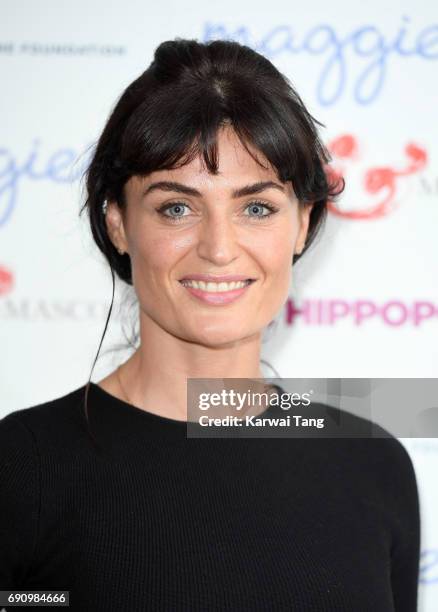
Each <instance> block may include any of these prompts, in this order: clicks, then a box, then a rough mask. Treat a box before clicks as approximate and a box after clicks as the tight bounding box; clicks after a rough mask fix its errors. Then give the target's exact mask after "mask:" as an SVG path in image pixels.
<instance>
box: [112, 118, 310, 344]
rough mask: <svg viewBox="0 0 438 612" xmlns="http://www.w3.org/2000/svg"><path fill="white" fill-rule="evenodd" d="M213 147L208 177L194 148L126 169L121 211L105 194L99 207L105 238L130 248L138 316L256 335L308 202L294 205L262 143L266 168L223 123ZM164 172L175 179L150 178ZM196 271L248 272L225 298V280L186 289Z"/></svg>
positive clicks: (193, 331) (274, 306)
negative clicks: (188, 157) (141, 173)
mask: <svg viewBox="0 0 438 612" xmlns="http://www.w3.org/2000/svg"><path fill="white" fill-rule="evenodd" d="M254 152H255V151H254ZM218 153H219V173H218V174H217V175H216V176H213V175H211V174H209V173H208V171H207V170H206V169H205V168H204V167H203V165H202V161H201V159H200V158H199V157H197V158H195V159H194V160H193V161H192V162H190V163H189V164H187V165H185V166H183V167H181V168H178V169H174V170H161V171H157V172H153V173H151V174H149V175H147V176H146V177H138V176H135V177H132V178H131V179H130V180H129V181H128V182H127V184H126V185H125V190H126V192H125V193H126V200H127V206H126V209H125V210H124V212H123V213H121V211H120V210H119V208H118V207H117V206H116V205H115V204H114V203H112V202H110V203H109V205H108V212H107V215H106V219H107V224H108V231H109V234H110V236H111V239H112V241H113V243H114V244H115V245H116V246H117V247H119V248H122V249H123V250H125V251H127V252H128V253H129V255H130V258H131V265H132V275H133V285H134V288H135V291H136V294H137V296H138V300H139V303H140V316H141V318H144V317H147V318H148V319H150V320H151V321H149V322H154V323H155V324H156V325H158V326H159V327H160V328H162V329H163V330H165V331H166V332H168V333H170V334H172V335H174V336H176V337H178V338H181V339H183V340H186V341H190V342H195V343H199V344H203V345H207V346H210V347H212V346H223V345H226V344H229V343H235V342H239V341H242V340H244V339H248V338H251V337H253V336H255V335H260V334H261V333H262V331H263V328H265V327H266V326H267V325H268V324H269V322H270V321H271V320H272V319H273V318H274V317H275V316H276V314H278V312H279V310H280V309H281V307H282V306H283V305H284V303H285V301H286V299H287V296H288V292H289V284H290V280H291V266H292V258H293V254H294V252H296V251H300V250H301V249H302V247H303V245H304V241H305V237H306V234H307V228H308V223H309V213H310V209H311V207H310V206H306V207H305V208H302V209H301V210H300V209H299V206H298V201H297V199H296V197H295V194H294V192H293V189H292V187H291V185H290V183H288V184H286V185H285V184H282V183H281V182H280V181H278V179H277V177H276V174H275V171H274V170H273V169H272V168H270V167H269V164H268V162H267V160H266V159H265V158H264V157H263V156H262V155H261V153H260V152H258V153H257V155H258V157H259V159H260V160H261V161H262V163H263V164H264V165H265V166H267V167H269V169H263V168H262V167H261V166H260V165H259V164H257V162H256V161H255V160H254V159H253V158H252V157H251V155H249V153H248V152H247V151H246V150H245V148H244V147H243V146H242V144H241V143H240V141H239V139H238V138H237V136H236V135H235V133H234V131H233V130H232V129H231V128H229V127H225V128H222V129H221V130H220V131H219V134H218ZM163 181H166V183H169V182H172V183H177V184H178V185H173V186H171V185H169V184H167V185H161V187H160V186H158V185H155V184H156V183H158V182H160V183H161V182H163ZM267 182H270V183H271V185H265V186H263V185H262V186H259V188H256V187H257V185H258V184H260V183H267ZM272 183H274V184H275V185H277V186H278V188H276V187H275V185H272ZM260 187H262V188H260ZM244 188H246V191H245V192H243V191H242V192H241V193H238V192H239V190H243V189H244ZM145 192H147V193H145ZM270 207H271V208H272V209H273V210H272V212H271V210H270ZM160 210H161V212H160ZM200 274H201V275H202V274H210V275H213V276H214V277H217V276H222V275H241V276H242V278H243V279H253V281H252V282H251V283H250V284H249V285H248V286H246V287H245V288H244V289H241V290H239V289H238V287H237V289H238V290H237V291H236V286H235V289H234V292H233V293H228V296H231V297H233V296H234V299H232V300H231V301H227V300H226V299H225V298H226V297H227V294H226V293H224V291H223V290H224V289H230V287H229V286H226V287H225V286H223V285H222V286H217V285H214V286H208V285H207V286H204V285H197V286H196V284H195V285H194V284H193V283H192V288H191V289H190V288H189V287H187V286H184V284H183V283H182V282H181V279H190V278H193V277H194V276H195V275H200ZM214 287H218V288H219V289H220V291H219V292H212V291H211V289H213V288H214ZM236 296H237V297H236Z"/></svg>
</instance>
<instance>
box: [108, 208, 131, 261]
mask: <svg viewBox="0 0 438 612" xmlns="http://www.w3.org/2000/svg"><path fill="white" fill-rule="evenodd" d="M104 215H105V223H106V228H107V232H108V236H109V238H110V240H111V242H112V243H113V245H114V247H115V248H116V249H117V251H118V253H119V254H120V255H123V254H124V253H125V252H126V237H125V230H124V225H123V216H122V212H121V210H120V208H119V206H118V205H117V203H116V202H108V201H107V200H105V201H104Z"/></svg>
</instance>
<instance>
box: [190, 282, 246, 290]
mask: <svg viewBox="0 0 438 612" xmlns="http://www.w3.org/2000/svg"><path fill="white" fill-rule="evenodd" d="M181 282H182V284H183V285H185V286H186V287H194V288H195V289H201V290H202V291H211V292H212V293H219V292H220V291H232V290H233V289H241V288H242V287H245V286H246V285H247V284H248V281H232V282H230V283H225V282H221V283H213V282H208V283H206V282H205V281H195V280H183V281H181Z"/></svg>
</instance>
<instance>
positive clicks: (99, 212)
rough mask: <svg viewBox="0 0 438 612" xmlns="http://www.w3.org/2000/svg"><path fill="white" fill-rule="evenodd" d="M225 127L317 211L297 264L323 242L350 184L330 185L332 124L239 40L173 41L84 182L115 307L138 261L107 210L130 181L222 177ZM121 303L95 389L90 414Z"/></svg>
mask: <svg viewBox="0 0 438 612" xmlns="http://www.w3.org/2000/svg"><path fill="white" fill-rule="evenodd" d="M225 123H228V124H230V125H231V126H232V128H233V129H234V131H235V133H236V134H237V136H238V137H239V138H240V140H241V142H242V145H243V146H245V148H246V149H247V150H248V153H250V154H251V155H252V153H251V151H250V150H249V149H248V147H247V143H249V144H250V145H252V146H253V147H255V149H256V150H259V151H261V152H262V153H263V155H264V156H265V157H266V159H267V160H268V161H269V162H270V164H272V167H273V168H274V169H275V171H276V172H277V176H278V179H279V180H280V181H281V182H286V181H291V182H292V185H293V189H294V192H295V194H296V196H297V198H298V200H299V203H300V205H301V206H305V205H306V204H307V203H310V202H312V203H313V204H314V205H313V208H312V211H311V215H310V223H309V230H308V234H307V239H306V243H305V246H304V249H303V251H302V253H301V254H300V255H294V257H293V260H292V262H291V264H292V265H293V264H295V263H296V262H297V261H298V259H299V258H300V257H301V256H302V254H303V253H304V252H305V251H306V250H307V249H308V248H309V246H310V245H311V243H312V242H313V241H314V238H315V236H316V235H317V233H318V231H319V229H320V227H321V226H322V224H323V222H324V221H325V218H326V215H327V202H328V200H329V199H332V200H333V199H335V198H336V197H337V196H338V195H339V194H340V193H341V191H342V190H343V188H344V184H343V180H341V181H340V182H339V181H338V182H336V184H330V182H329V180H328V174H326V169H325V166H326V165H327V164H328V163H329V161H330V155H329V153H328V151H327V149H326V147H325V146H324V144H323V143H322V141H321V139H320V137H319V135H318V131H317V127H316V126H317V125H319V126H322V127H324V125H323V124H322V123H320V122H319V121H317V120H316V119H315V118H313V117H312V115H310V113H309V112H308V111H307V109H306V107H305V106H304V104H303V102H302V100H301V98H300V97H299V95H298V94H297V92H296V91H295V89H294V88H293V87H292V85H291V83H290V81H289V80H288V79H287V77H286V76H284V75H283V74H282V73H281V72H279V71H278V70H277V68H276V67H275V66H274V65H273V64H272V63H271V62H270V61H269V60H268V59H266V58H265V57H263V56H262V55H260V54H259V53H257V52H256V51H254V50H253V49H251V48H250V47H248V46H246V45H242V44H240V43H238V42H235V41H230V40H214V41H210V42H206V43H201V42H198V41H197V40H187V39H181V38H176V39H175V40H168V41H165V42H163V43H161V44H160V45H159V46H158V47H157V49H156V50H155V53H154V58H153V61H152V62H151V64H150V66H149V67H148V68H147V69H146V70H145V71H144V72H143V73H142V74H141V75H140V76H139V77H138V78H136V79H135V80H134V81H133V82H132V83H131V84H130V85H129V86H128V87H127V88H126V89H125V91H124V92H123V93H122V95H121V96H120V98H119V99H118V101H117V102H116V104H115V106H114V108H113V110H112V112H111V113H110V116H109V118H108V120H107V122H106V125H105V127H104V129H103V132H102V134H101V135H100V137H99V139H98V141H97V143H96V145H95V148H94V151H93V154H92V157H91V161H90V163H89V165H88V166H87V168H86V170H85V173H84V176H85V179H86V201H85V203H84V204H83V206H82V208H81V210H80V214H82V212H83V211H85V210H86V211H87V212H88V216H89V221H90V226H91V231H92V234H93V238H94V240H95V242H96V244H97V246H98V248H99V249H100V251H101V252H102V253H103V255H104V257H105V259H106V260H107V261H108V263H109V266H110V269H111V274H112V279H113V296H112V297H113V299H114V274H117V276H118V277H119V278H120V279H121V280H123V281H125V282H126V283H128V284H130V285H132V271H131V262H130V258H129V255H128V254H126V253H125V254H124V255H120V254H119V253H118V251H117V250H116V248H115V247H114V245H113V243H112V242H111V240H110V238H109V236H108V233H107V228H106V223H105V217H104V214H103V209H102V204H103V201H104V200H105V199H109V200H114V201H116V202H117V203H118V205H119V206H120V207H121V208H123V207H124V206H126V198H125V193H124V185H125V183H126V182H127V181H128V179H129V178H131V177H132V176H134V175H141V176H144V175H147V174H149V173H151V172H153V171H156V170H164V169H171V168H175V167H178V166H182V165H184V164H186V163H189V162H190V161H191V160H193V158H194V157H195V156H198V155H200V156H202V158H203V160H204V162H205V164H206V167H207V169H208V171H209V172H211V173H213V174H215V173H217V170H218V152H217V142H216V135H217V132H218V129H219V128H220V127H221V126H223V125H224V124H225ZM252 156H253V157H254V155H252ZM254 159H255V160H256V161H257V163H260V161H259V160H258V159H256V158H255V157H254ZM113 299H112V301H111V306H110V309H109V312H108V316H107V320H106V324H105V329H104V332H103V335H102V338H101V341H100V344H99V348H98V351H97V354H96V357H95V360H94V363H93V367H92V369H91V372H90V379H89V381H88V383H87V387H86V398H85V413H86V415H87V397H88V389H89V384H90V380H91V375H92V371H93V369H94V365H95V363H96V360H97V357H98V355H99V351H100V347H101V345H102V341H103V337H104V335H105V332H106V329H107V326H108V321H109V317H110V314H111V309H112V305H113ZM87 418H88V415H87Z"/></svg>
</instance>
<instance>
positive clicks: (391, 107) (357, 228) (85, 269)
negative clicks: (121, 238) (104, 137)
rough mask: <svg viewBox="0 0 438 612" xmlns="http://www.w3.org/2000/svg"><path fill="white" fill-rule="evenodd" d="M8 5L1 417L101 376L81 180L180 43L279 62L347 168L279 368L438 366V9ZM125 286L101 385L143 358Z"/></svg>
mask: <svg viewBox="0 0 438 612" xmlns="http://www.w3.org/2000/svg"><path fill="white" fill-rule="evenodd" d="M0 13H1V18H0V74H1V83H2V88H1V90H2V95H1V96H0V108H1V130H0V340H1V349H0V350H1V353H0V355H1V357H0V359H1V369H0V371H1V404H0V417H1V416H3V415H5V414H7V413H9V412H11V411H12V410H15V409H19V408H24V407H27V406H31V405H34V404H36V403H39V402H43V401H46V400H48V399H52V398H55V397H57V396H60V395H62V394H64V393H66V392H68V391H70V390H72V389H74V388H76V387H78V386H80V385H82V384H83V383H84V382H85V381H86V380H87V379H88V376H89V373H90V370H91V366H92V363H93V360H94V357H95V354H96V351H97V348H98V345H99V341H100V337H101V334H102V332H103V327H104V323H105V319H106V315H107V312H108V308H109V305H110V301H111V293H112V284H111V275H110V272H109V269H108V267H107V266H106V264H105V263H104V262H103V260H102V258H101V256H100V254H99V253H98V251H97V249H96V248H95V246H94V245H93V243H92V241H91V238H90V232H89V228H88V226H87V222H86V218H85V217H82V218H79V208H80V205H81V204H82V203H83V200H84V185H83V182H81V180H80V179H81V175H82V173H83V171H84V169H85V168H86V165H87V161H88V159H89V156H90V150H91V147H92V145H93V144H94V142H95V141H96V139H97V138H98V136H99V134H100V131H101V130H102V128H103V125H104V123H105V120H106V118H107V116H108V114H109V112H110V110H111V108H112V106H113V104H114V103H115V101H116V99H117V98H118V96H119V95H120V94H121V93H122V91H123V90H124V88H125V87H126V86H127V85H128V84H129V83H130V82H131V81H132V80H133V79H134V78H135V77H137V76H138V75H139V74H140V73H141V72H143V71H144V70H145V68H146V67H147V66H148V65H149V63H150V61H151V60H152V56H153V52H154V50H155V48H156V47H157V45H158V44H160V43H161V42H162V41H164V40H168V39H172V38H175V37H177V36H178V37H184V38H196V39H198V40H200V41H207V40H210V39H215V38H229V39H234V40H237V41H239V42H242V43H245V44H247V45H249V46H251V47H253V48H254V49H256V50H257V51H259V52H260V53H262V54H264V55H265V56H266V57H268V58H269V59H270V60H271V61H272V62H273V63H274V64H275V65H276V66H277V67H278V68H279V69H280V70H281V71H282V72H283V73H284V74H286V75H287V76H288V78H289V79H290V80H291V81H292V83H293V85H294V86H295V87H296V88H297V90H298V92H299V93H300V95H301V97H302V98H303V100H304V102H305V104H306V105H307V107H308V109H309V110H310V112H311V113H312V115H313V116H314V117H316V118H317V119H318V120H319V121H321V122H322V123H323V124H324V126H325V127H321V128H320V132H321V135H322V137H323V139H324V141H325V143H326V144H327V146H328V148H329V150H330V152H331V155H332V168H333V171H335V172H337V173H339V174H341V175H342V176H343V177H344V178H345V181H346V188H345V191H344V193H343V195H342V197H341V198H340V199H339V201H338V202H337V203H336V204H335V203H332V204H331V205H330V210H329V214H328V218H327V223H326V226H325V229H324V231H323V233H322V234H321V236H320V238H319V239H318V240H317V242H316V243H315V244H314V245H313V247H312V248H311V249H310V251H309V252H307V253H306V254H305V256H304V257H303V259H302V260H301V261H300V262H299V263H297V265H296V267H295V268H294V270H293V274H292V283H291V290H290V295H289V299H288V300H287V303H286V304H285V307H284V310H283V311H282V312H281V313H280V314H279V316H278V319H277V320H276V324H275V325H274V326H273V328H272V329H271V330H270V331H269V333H267V334H266V337H265V338H264V343H263V358H264V359H265V360H266V364H265V367H266V376H279V377H284V378H299V377H333V378H337V377H341V378H366V377H373V378H381V377H386V378H436V377H438V159H437V157H438V122H437V119H436V109H437V104H438V78H437V77H438V7H437V6H436V5H435V3H433V2H430V1H429V0H418V1H417V2H415V3H414V2H413V1H406V2H400V0H397V1H396V0H388V1H387V2H384V3H382V2H381V1H377V0H369V1H368V2H366V3H362V4H357V5H354V6H353V5H352V4H351V3H350V2H347V1H346V0H333V1H332V2H331V3H330V4H329V5H328V4H327V3H326V2H323V0H315V1H314V2H313V3H311V4H310V5H309V3H306V4H305V5H304V4H303V3H301V2H285V1H283V0H272V2H270V3H269V4H266V3H258V4H257V3H256V4H255V3H254V2H250V1H249V0H241V2H239V3H236V2H234V1H231V0H223V1H222V2H221V3H216V4H215V3H210V4H209V3H204V2H201V1H200V0H188V2H185V3H179V2H176V1H175V0H169V1H168V2H167V3H166V4H160V3H146V2H141V1H139V0H126V1H125V2H123V3H121V2H113V3H107V2H104V1H101V0H98V1H96V0H94V1H91V2H90V1H89V0H87V1H85V0H77V1H76V2H74V3H59V2H55V1H48V0H43V1H41V2H39V3H31V2H24V1H23V0H14V2H11V1H10V2H2V3H1V6H0ZM120 285H121V284H119V283H118V284H117V288H116V305H115V307H114V309H113V314H112V316H111V320H110V325H109V329H108V332H107V336H106V340H105V343H104V345H103V347H102V356H101V358H100V359H99V360H98V363H97V365H96V367H95V369H94V372H93V379H94V380H99V379H100V378H101V377H102V376H103V375H104V374H105V373H107V372H109V371H110V370H112V369H114V368H115V367H116V366H117V365H118V364H119V363H120V362H121V361H122V360H124V359H125V358H126V356H128V355H129V351H128V350H127V349H126V346H127V342H126V336H129V333H130V330H131V327H132V325H135V300H134V297H135V296H133V295H132V291H129V290H126V288H125V287H123V286H120ZM269 366H271V367H269ZM272 368H273V369H272ZM436 407H438V398H437V403H436V405H435V408H436ZM401 441H402V443H403V444H405V446H406V448H407V449H408V451H409V453H410V455H411V457H412V459H413V462H414V465H415V468H416V472H417V478H418V484H419V490H420V497H421V500H420V501H421V512H422V544H421V551H422V552H421V570H420V610H422V611H424V612H435V611H436V610H437V609H438V521H437V520H436V517H437V516H438V491H437V484H436V474H437V473H438V441H437V440H436V439H435V438H432V437H429V438H410V439H407V438H403V439H401Z"/></svg>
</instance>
